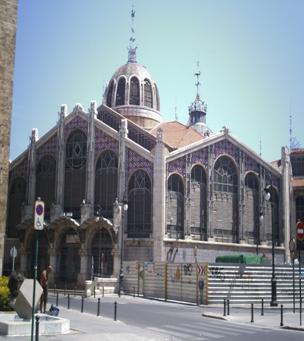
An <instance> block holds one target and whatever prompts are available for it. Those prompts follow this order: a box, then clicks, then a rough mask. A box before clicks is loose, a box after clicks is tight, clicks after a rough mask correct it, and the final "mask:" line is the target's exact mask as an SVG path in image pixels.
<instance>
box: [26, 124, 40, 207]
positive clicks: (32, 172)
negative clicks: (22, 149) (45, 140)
mask: <svg viewBox="0 0 304 341" xmlns="http://www.w3.org/2000/svg"><path fill="white" fill-rule="evenodd" d="M37 140H38V130H37V129H36V128H33V129H32V135H31V137H30V146H29V153H28V187H27V205H34V202H35V199H36V198H35V194H36V192H35V190H36V141H37ZM41 199H42V200H43V198H41Z"/></svg>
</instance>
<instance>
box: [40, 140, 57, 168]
mask: <svg viewBox="0 0 304 341" xmlns="http://www.w3.org/2000/svg"><path fill="white" fill-rule="evenodd" d="M57 152H58V138H57V134H55V135H53V136H52V137H51V138H50V139H49V140H48V141H46V142H45V143H44V144H43V145H42V146H41V147H39V148H38V149H37V150H36V160H37V164H38V162H39V161H40V160H41V159H42V158H43V157H44V156H46V155H52V156H53V157H55V158H56V155H57Z"/></svg>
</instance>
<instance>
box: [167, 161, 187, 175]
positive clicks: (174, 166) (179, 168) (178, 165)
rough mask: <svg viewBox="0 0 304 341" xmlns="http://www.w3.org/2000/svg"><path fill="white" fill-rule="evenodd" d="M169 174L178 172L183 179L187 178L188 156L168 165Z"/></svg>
mask: <svg viewBox="0 0 304 341" xmlns="http://www.w3.org/2000/svg"><path fill="white" fill-rule="evenodd" d="M168 172H169V174H170V173H174V172H178V173H179V174H180V175H182V176H183V177H186V156H183V157H181V158H179V159H176V160H173V161H171V162H169V164H168Z"/></svg>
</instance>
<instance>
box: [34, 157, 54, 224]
mask: <svg viewBox="0 0 304 341" xmlns="http://www.w3.org/2000/svg"><path fill="white" fill-rule="evenodd" d="M55 188H56V161H55V159H54V158H53V157H52V156H50V155H46V156H44V157H43V158H42V159H41V160H40V161H39V163H38V166H37V170H36V198H38V197H40V198H41V199H42V200H43V201H44V204H45V218H46V219H49V218H50V208H51V204H52V203H54V202H55Z"/></svg>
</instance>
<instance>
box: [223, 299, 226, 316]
mask: <svg viewBox="0 0 304 341" xmlns="http://www.w3.org/2000/svg"><path fill="white" fill-rule="evenodd" d="M223 315H224V316H226V298H224V314H223Z"/></svg>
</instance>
